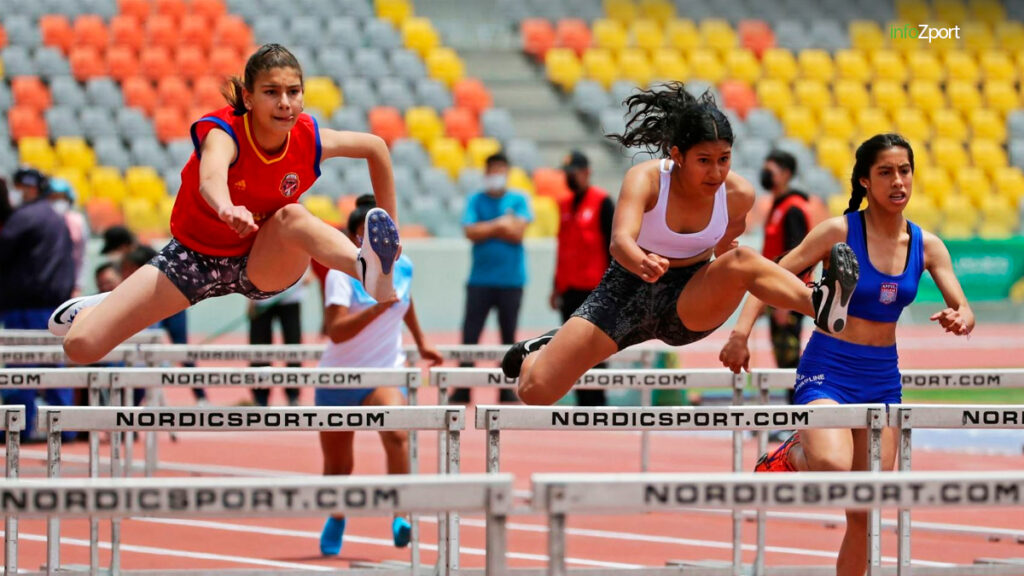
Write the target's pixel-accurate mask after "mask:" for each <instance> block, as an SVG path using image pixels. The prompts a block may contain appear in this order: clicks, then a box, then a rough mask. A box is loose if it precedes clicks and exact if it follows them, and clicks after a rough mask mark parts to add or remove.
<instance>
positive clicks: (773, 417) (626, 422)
mask: <svg viewBox="0 0 1024 576" xmlns="http://www.w3.org/2000/svg"><path fill="white" fill-rule="evenodd" d="M810 421H811V416H810V410H805V411H795V412H769V411H764V412H754V413H749V412H748V413H738V412H737V413H730V412H726V411H720V412H645V411H630V412H583V411H577V410H571V409H566V410H555V411H553V412H552V413H551V425H552V426H566V427H574V426H585V427H592V426H608V427H611V428H614V427H617V426H621V427H626V428H636V427H645V426H649V427H667V426H680V427H686V426H706V427H708V428H732V427H736V426H750V425H754V426H806V425H808V424H810Z"/></svg>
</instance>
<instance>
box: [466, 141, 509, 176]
mask: <svg viewBox="0 0 1024 576" xmlns="http://www.w3.org/2000/svg"><path fill="white" fill-rule="evenodd" d="M500 151H501V142H499V141H497V140H495V139H494V138H472V139H470V140H469V142H467V143H466V156H467V157H468V160H469V165H470V166H471V167H473V168H476V169H478V170H483V169H484V163H485V161H486V160H487V157H488V156H491V155H492V154H496V153H498V152H500Z"/></svg>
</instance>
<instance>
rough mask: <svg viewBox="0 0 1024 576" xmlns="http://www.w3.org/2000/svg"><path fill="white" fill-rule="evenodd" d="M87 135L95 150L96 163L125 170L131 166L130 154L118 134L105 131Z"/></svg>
mask: <svg viewBox="0 0 1024 576" xmlns="http://www.w3.org/2000/svg"><path fill="white" fill-rule="evenodd" d="M86 134H88V132H87V133H86ZM89 137H90V139H91V140H92V149H93V151H94V152H96V163H97V164H99V165H101V166H108V167H111V168H116V169H117V170H125V169H127V168H128V167H129V166H131V164H132V159H131V155H130V154H128V150H127V149H126V148H125V146H124V142H123V141H122V140H121V136H120V135H118V134H116V133H115V134H111V133H106V134H97V135H90V136H89Z"/></svg>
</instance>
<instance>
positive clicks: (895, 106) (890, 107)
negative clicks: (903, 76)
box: [871, 80, 907, 115]
mask: <svg viewBox="0 0 1024 576" xmlns="http://www.w3.org/2000/svg"><path fill="white" fill-rule="evenodd" d="M871 99H872V101H873V102H874V105H875V106H876V107H877V108H881V109H882V110H885V112H886V113H887V114H890V115H891V114H894V113H895V112H896V110H899V109H900V108H903V107H905V106H906V105H907V95H906V93H905V92H904V91H903V86H902V85H901V84H900V83H899V82H896V81H894V80H877V81H875V82H874V83H872V85H871Z"/></svg>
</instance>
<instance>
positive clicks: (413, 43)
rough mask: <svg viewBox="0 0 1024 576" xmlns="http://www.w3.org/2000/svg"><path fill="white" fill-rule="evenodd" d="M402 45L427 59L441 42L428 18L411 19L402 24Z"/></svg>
mask: <svg viewBox="0 0 1024 576" xmlns="http://www.w3.org/2000/svg"><path fill="white" fill-rule="evenodd" d="M402 43H403V44H405V47H406V48H408V49H410V50H412V51H414V52H416V53H417V54H419V55H420V57H422V58H426V57H427V55H428V54H430V53H431V52H432V51H433V50H434V49H435V48H437V47H438V46H440V45H441V40H440V38H439V36H438V34H437V31H436V30H434V26H433V24H431V23H430V20H428V19H427V18H409V19H407V20H406V21H405V22H402Z"/></svg>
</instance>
